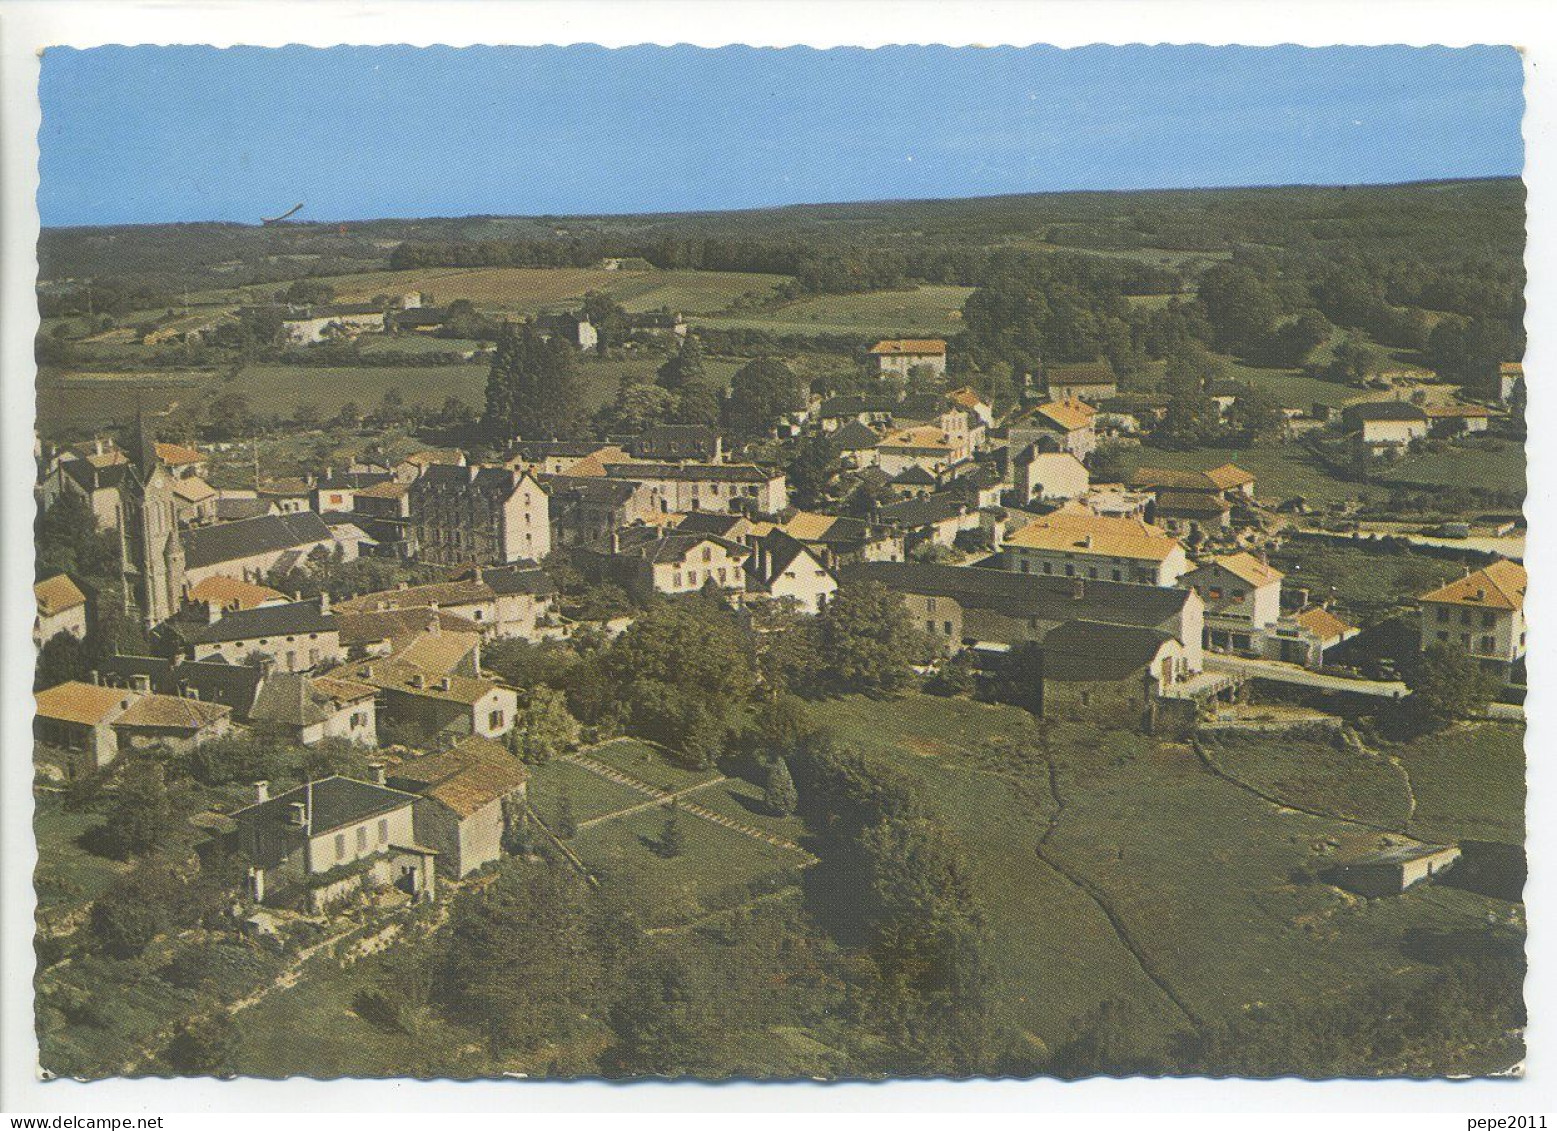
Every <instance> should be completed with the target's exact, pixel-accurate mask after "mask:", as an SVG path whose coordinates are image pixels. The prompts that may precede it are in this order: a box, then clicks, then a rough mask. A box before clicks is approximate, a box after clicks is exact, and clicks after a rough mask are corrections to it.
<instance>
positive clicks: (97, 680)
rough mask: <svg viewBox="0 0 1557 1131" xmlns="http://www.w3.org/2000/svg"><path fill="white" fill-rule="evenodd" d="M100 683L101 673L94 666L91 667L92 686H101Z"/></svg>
mask: <svg viewBox="0 0 1557 1131" xmlns="http://www.w3.org/2000/svg"><path fill="white" fill-rule="evenodd" d="M102 683H103V677H102V675H101V674H100V673H99V672H98V670H97V669H96V668H93V669H92V685H93V686H94V687H101V686H102Z"/></svg>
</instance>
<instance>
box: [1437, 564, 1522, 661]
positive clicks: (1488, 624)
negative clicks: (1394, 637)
mask: <svg viewBox="0 0 1557 1131" xmlns="http://www.w3.org/2000/svg"><path fill="white" fill-rule="evenodd" d="M1527 580H1528V577H1527V574H1526V573H1525V568H1524V566H1522V565H1520V564H1519V563H1518V562H1511V561H1506V560H1501V559H1500V560H1498V561H1495V562H1493V563H1492V564H1491V565H1489V566H1486V567H1484V568H1482V569H1479V570H1476V571H1475V572H1474V573H1468V574H1466V575H1465V576H1464V577H1462V578H1460V579H1459V580H1457V581H1451V582H1449V584H1447V585H1442V586H1439V587H1438V588H1437V589H1434V590H1433V591H1432V592H1430V593H1424V594H1422V596H1420V597H1418V598H1417V601H1418V603H1420V605H1421V606H1422V647H1423V648H1430V647H1432V646H1434V645H1442V646H1443V647H1446V648H1452V649H1454V650H1455V651H1458V652H1461V653H1463V654H1465V655H1467V656H1469V657H1471V658H1472V659H1474V660H1479V661H1481V663H1482V664H1483V665H1484V666H1486V667H1488V668H1489V669H1491V670H1493V671H1495V672H1497V673H1498V674H1500V675H1505V676H1506V675H1507V674H1508V672H1509V669H1510V668H1511V667H1512V665H1513V664H1514V663H1515V661H1517V660H1519V659H1521V658H1523V657H1524V654H1525V586H1526V584H1527Z"/></svg>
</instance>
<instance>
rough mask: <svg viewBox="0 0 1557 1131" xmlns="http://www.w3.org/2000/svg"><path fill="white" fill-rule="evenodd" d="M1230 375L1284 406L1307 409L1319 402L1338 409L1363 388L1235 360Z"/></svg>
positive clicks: (1295, 371) (1230, 368)
mask: <svg viewBox="0 0 1557 1131" xmlns="http://www.w3.org/2000/svg"><path fill="white" fill-rule="evenodd" d="M1228 376H1229V377H1231V378H1232V379H1233V380H1235V381H1246V382H1248V383H1249V384H1250V385H1253V386H1255V387H1256V388H1259V389H1264V390H1265V391H1266V392H1268V393H1270V395H1271V396H1273V397H1275V398H1276V400H1277V402H1278V403H1279V404H1280V405H1281V407H1282V408H1300V409H1302V410H1303V411H1304V412H1307V411H1308V410H1309V409H1310V408H1312V407H1313V406H1314V405H1316V404H1322V405H1326V406H1328V407H1331V408H1339V407H1340V406H1341V405H1343V404H1345V403H1346V402H1347V401H1350V400H1355V399H1356V398H1357V397H1359V396H1361V395H1362V390H1360V389H1357V388H1354V387H1353V386H1351V385H1343V384H1341V383H1340V382H1338V381H1321V380H1319V379H1318V378H1317V377H1309V376H1307V375H1306V374H1304V373H1302V372H1301V371H1299V370H1294V369H1260V368H1256V367H1253V366H1248V365H1240V364H1239V363H1237V362H1233V363H1231V364H1230V365H1229V366H1228Z"/></svg>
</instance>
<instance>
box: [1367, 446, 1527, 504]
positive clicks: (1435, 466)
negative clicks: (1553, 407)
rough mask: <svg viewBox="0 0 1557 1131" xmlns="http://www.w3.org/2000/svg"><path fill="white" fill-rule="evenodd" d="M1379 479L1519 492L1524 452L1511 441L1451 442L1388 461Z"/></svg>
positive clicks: (1522, 475) (1523, 482)
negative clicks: (1494, 445)
mask: <svg viewBox="0 0 1557 1131" xmlns="http://www.w3.org/2000/svg"><path fill="white" fill-rule="evenodd" d="M1379 478H1381V479H1383V480H1385V481H1386V482H1389V483H1411V484H1422V485H1425V486H1429V487H1483V488H1486V489H1488V490H1492V491H1508V492H1511V493H1513V494H1518V495H1523V494H1524V491H1525V451H1524V448H1523V447H1522V446H1521V445H1519V444H1517V443H1515V442H1513V441H1504V442H1502V443H1501V444H1499V445H1498V447H1497V449H1496V450H1491V449H1490V448H1489V447H1487V446H1483V445H1482V444H1477V445H1475V446H1468V445H1455V446H1453V447H1450V448H1448V449H1446V450H1444V451H1441V452H1423V453H1421V454H1420V455H1408V456H1406V457H1405V458H1404V459H1402V460H1400V462H1398V463H1395V464H1392V465H1391V466H1390V467H1389V469H1388V470H1387V471H1384V472H1382V473H1381V474H1380V476H1379Z"/></svg>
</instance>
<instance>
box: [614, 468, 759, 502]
mask: <svg viewBox="0 0 1557 1131" xmlns="http://www.w3.org/2000/svg"><path fill="white" fill-rule="evenodd" d="M605 472H606V476H607V477H608V478H611V479H618V480H626V481H629V482H633V483H642V484H643V485H645V486H646V487H648V488H649V493H650V496H651V499H652V502H653V505H654V506H655V507H656V508H657V509H658V510H659V511H660V513H661V514H680V513H682V512H684V511H736V512H740V513H748V514H777V513H778V512H779V511H781V510H783V509H784V508H785V507H787V506H788V505H789V490H788V488H787V486H786V485H785V480H784V474H783V472H778V471H769V470H767V469H765V468H761V467H758V466H756V465H755V464H750V463H640V462H632V463H609V464H606V465H605Z"/></svg>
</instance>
